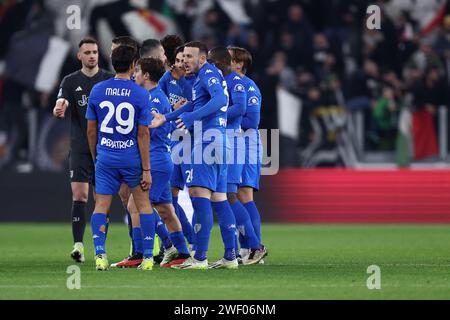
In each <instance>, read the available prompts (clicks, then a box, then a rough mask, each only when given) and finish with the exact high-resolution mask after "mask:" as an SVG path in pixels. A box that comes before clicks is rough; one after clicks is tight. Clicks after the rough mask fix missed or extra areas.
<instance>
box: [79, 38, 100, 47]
mask: <svg viewBox="0 0 450 320" xmlns="http://www.w3.org/2000/svg"><path fill="white" fill-rule="evenodd" d="M85 43H92V44H96V45H97V47H98V42H97V40H95V39H94V38H91V37H86V38H83V39H81V41H80V42H79V43H78V48H81V46H82V45H83V44H85Z"/></svg>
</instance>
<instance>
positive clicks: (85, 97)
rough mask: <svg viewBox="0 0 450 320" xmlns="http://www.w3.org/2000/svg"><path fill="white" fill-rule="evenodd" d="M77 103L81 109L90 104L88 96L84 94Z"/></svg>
mask: <svg viewBox="0 0 450 320" xmlns="http://www.w3.org/2000/svg"><path fill="white" fill-rule="evenodd" d="M77 103H78V105H79V106H80V107H84V106H85V105H87V103H88V98H87V96H86V95H85V94H83V95H82V96H81V100H78V101H77Z"/></svg>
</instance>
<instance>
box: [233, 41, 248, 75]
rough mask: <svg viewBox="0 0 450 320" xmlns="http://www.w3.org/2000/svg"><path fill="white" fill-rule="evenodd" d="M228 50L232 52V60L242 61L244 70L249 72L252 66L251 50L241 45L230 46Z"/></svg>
mask: <svg viewBox="0 0 450 320" xmlns="http://www.w3.org/2000/svg"><path fill="white" fill-rule="evenodd" d="M228 50H230V51H231V52H232V55H231V56H232V57H231V58H232V60H234V61H236V62H242V72H244V73H247V71H248V70H249V69H250V67H251V66H252V55H251V54H250V52H248V50H247V49H245V48H241V47H228Z"/></svg>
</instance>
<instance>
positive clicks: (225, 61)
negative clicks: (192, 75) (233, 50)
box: [208, 47, 231, 66]
mask: <svg viewBox="0 0 450 320" xmlns="http://www.w3.org/2000/svg"><path fill="white" fill-rule="evenodd" d="M208 62H210V63H214V64H220V65H223V66H229V65H231V55H230V53H229V52H228V50H227V48H225V47H214V48H212V49H211V50H209V53H208Z"/></svg>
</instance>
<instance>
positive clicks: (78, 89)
mask: <svg viewBox="0 0 450 320" xmlns="http://www.w3.org/2000/svg"><path fill="white" fill-rule="evenodd" d="M82 90H83V89H81V87H80V86H78V88H76V89H75V91H82Z"/></svg>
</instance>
